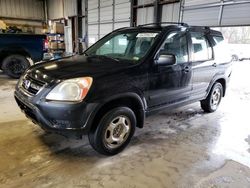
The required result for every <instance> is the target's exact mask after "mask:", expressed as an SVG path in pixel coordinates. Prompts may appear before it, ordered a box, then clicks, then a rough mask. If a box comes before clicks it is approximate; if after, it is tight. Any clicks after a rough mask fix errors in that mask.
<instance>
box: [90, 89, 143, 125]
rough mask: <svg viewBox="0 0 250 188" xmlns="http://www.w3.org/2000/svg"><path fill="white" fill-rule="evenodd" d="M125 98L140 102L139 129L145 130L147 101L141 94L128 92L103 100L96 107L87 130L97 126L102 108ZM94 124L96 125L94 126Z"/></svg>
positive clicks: (137, 114)
mask: <svg viewBox="0 0 250 188" xmlns="http://www.w3.org/2000/svg"><path fill="white" fill-rule="evenodd" d="M125 98H133V99H135V100H136V101H138V104H139V106H140V108H138V113H136V114H135V115H136V116H137V118H138V122H137V127H139V128H143V125H144V120H145V114H146V113H145V109H146V108H147V104H146V100H145V98H141V97H140V96H139V94H137V93H134V92H126V93H121V94H116V95H113V96H111V97H108V98H105V99H103V100H102V101H101V102H100V103H99V104H98V105H97V107H96V109H95V110H94V111H93V112H92V113H91V115H90V117H89V119H88V122H87V125H86V128H87V129H91V128H92V127H93V126H97V125H96V124H95V118H96V117H97V116H98V113H99V112H100V111H101V110H102V108H103V107H104V106H105V105H106V104H108V103H110V102H112V101H116V100H119V99H125ZM93 124H94V125H93Z"/></svg>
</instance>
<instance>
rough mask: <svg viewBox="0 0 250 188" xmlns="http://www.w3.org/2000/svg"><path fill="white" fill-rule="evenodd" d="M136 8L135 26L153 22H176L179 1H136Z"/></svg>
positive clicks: (178, 12) (177, 19)
mask: <svg viewBox="0 0 250 188" xmlns="http://www.w3.org/2000/svg"><path fill="white" fill-rule="evenodd" d="M134 8H136V25H142V24H147V23H153V22H157V20H158V22H178V21H179V14H180V1H178V0H176V1H174V0H167V1H161V0H155V1H154V0H138V2H137V4H134Z"/></svg>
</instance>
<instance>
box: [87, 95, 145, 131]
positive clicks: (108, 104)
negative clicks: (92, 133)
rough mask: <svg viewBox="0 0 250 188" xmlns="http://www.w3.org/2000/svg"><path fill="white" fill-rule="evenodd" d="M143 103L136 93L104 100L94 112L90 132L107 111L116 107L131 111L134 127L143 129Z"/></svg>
mask: <svg viewBox="0 0 250 188" xmlns="http://www.w3.org/2000/svg"><path fill="white" fill-rule="evenodd" d="M145 105H146V104H145V102H143V100H142V98H141V97H140V96H139V95H138V94H136V93H124V94H119V95H116V96H113V97H110V98H109V99H107V100H105V101H104V102H103V103H102V105H101V106H100V107H99V108H98V110H97V111H96V113H95V115H94V117H93V121H92V125H91V128H90V129H91V130H93V129H95V128H96V127H97V126H98V122H99V121H100V118H101V117H102V116H103V115H104V114H105V113H106V112H107V111H109V110H111V109H113V108H115V107H118V106H127V107H129V108H131V109H132V110H133V112H134V113H135V116H136V120H137V124H136V126H137V127H139V128H143V124H144V119H145V108H146V107H145Z"/></svg>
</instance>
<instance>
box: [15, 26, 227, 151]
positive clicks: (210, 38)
mask: <svg viewBox="0 0 250 188" xmlns="http://www.w3.org/2000/svg"><path fill="white" fill-rule="evenodd" d="M230 75H231V57H230V55H229V53H227V51H226V46H225V45H224V42H223V36H222V34H221V33H220V32H218V31H214V30H211V29H209V28H208V27H197V26H196V27H191V26H188V25H187V24H180V23H179V24H168V23H165V24H164V23H161V24H149V25H143V26H138V27H133V28H122V29H118V30H115V31H113V32H112V33H110V34H108V35H106V36H105V37H104V38H102V39H101V40H99V41H98V42H96V43H95V44H94V45H92V46H91V47H90V48H89V49H87V50H86V51H85V52H84V53H83V54H80V55H75V56H72V57H68V58H63V59H60V60H55V61H50V62H47V63H44V64H37V65H34V66H32V67H30V68H29V69H28V70H27V71H26V72H25V74H24V75H23V76H22V77H21V78H20V80H19V82H18V84H17V86H16V91H15V99H16V101H17V104H18V105H19V107H20V108H21V109H22V111H23V112H24V113H25V114H26V115H27V117H28V118H30V119H31V120H32V121H33V122H34V123H35V124H38V125H39V126H40V127H42V128H43V129H44V130H46V131H48V132H57V133H61V134H65V133H73V134H77V135H79V136H81V135H83V134H88V137H89V141H90V144H91V145H92V146H93V148H94V149H95V150H96V151H98V152H100V153H102V154H105V155H114V154H116V153H118V152H120V151H122V150H123V149H124V148H125V147H126V146H127V145H128V143H129V141H130V140H131V137H132V136H133V134H134V132H135V128H136V127H139V128H142V127H143V123H144V119H145V117H146V116H148V115H149V114H151V113H152V112H156V111H158V110H162V109H166V108H168V109H169V108H174V107H179V106H182V105H186V104H189V103H192V102H196V101H201V107H202V109H203V110H204V111H205V112H213V111H215V110H216V109H217V107H218V105H219V104H220V101H221V98H222V97H223V96H225V93H226V88H227V83H228V80H229V78H230Z"/></svg>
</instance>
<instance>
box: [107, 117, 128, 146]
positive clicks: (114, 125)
mask: <svg viewBox="0 0 250 188" xmlns="http://www.w3.org/2000/svg"><path fill="white" fill-rule="evenodd" d="M130 129H131V122H130V120H129V118H128V117H126V116H118V117H116V118H114V119H113V120H112V121H111V122H110V124H109V125H108V127H107V128H106V130H105V134H104V138H103V141H104V144H105V145H106V146H107V147H109V148H112V149H114V148H117V147H119V146H121V145H122V144H123V143H124V142H125V141H126V140H127V138H128V136H129V133H130Z"/></svg>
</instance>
